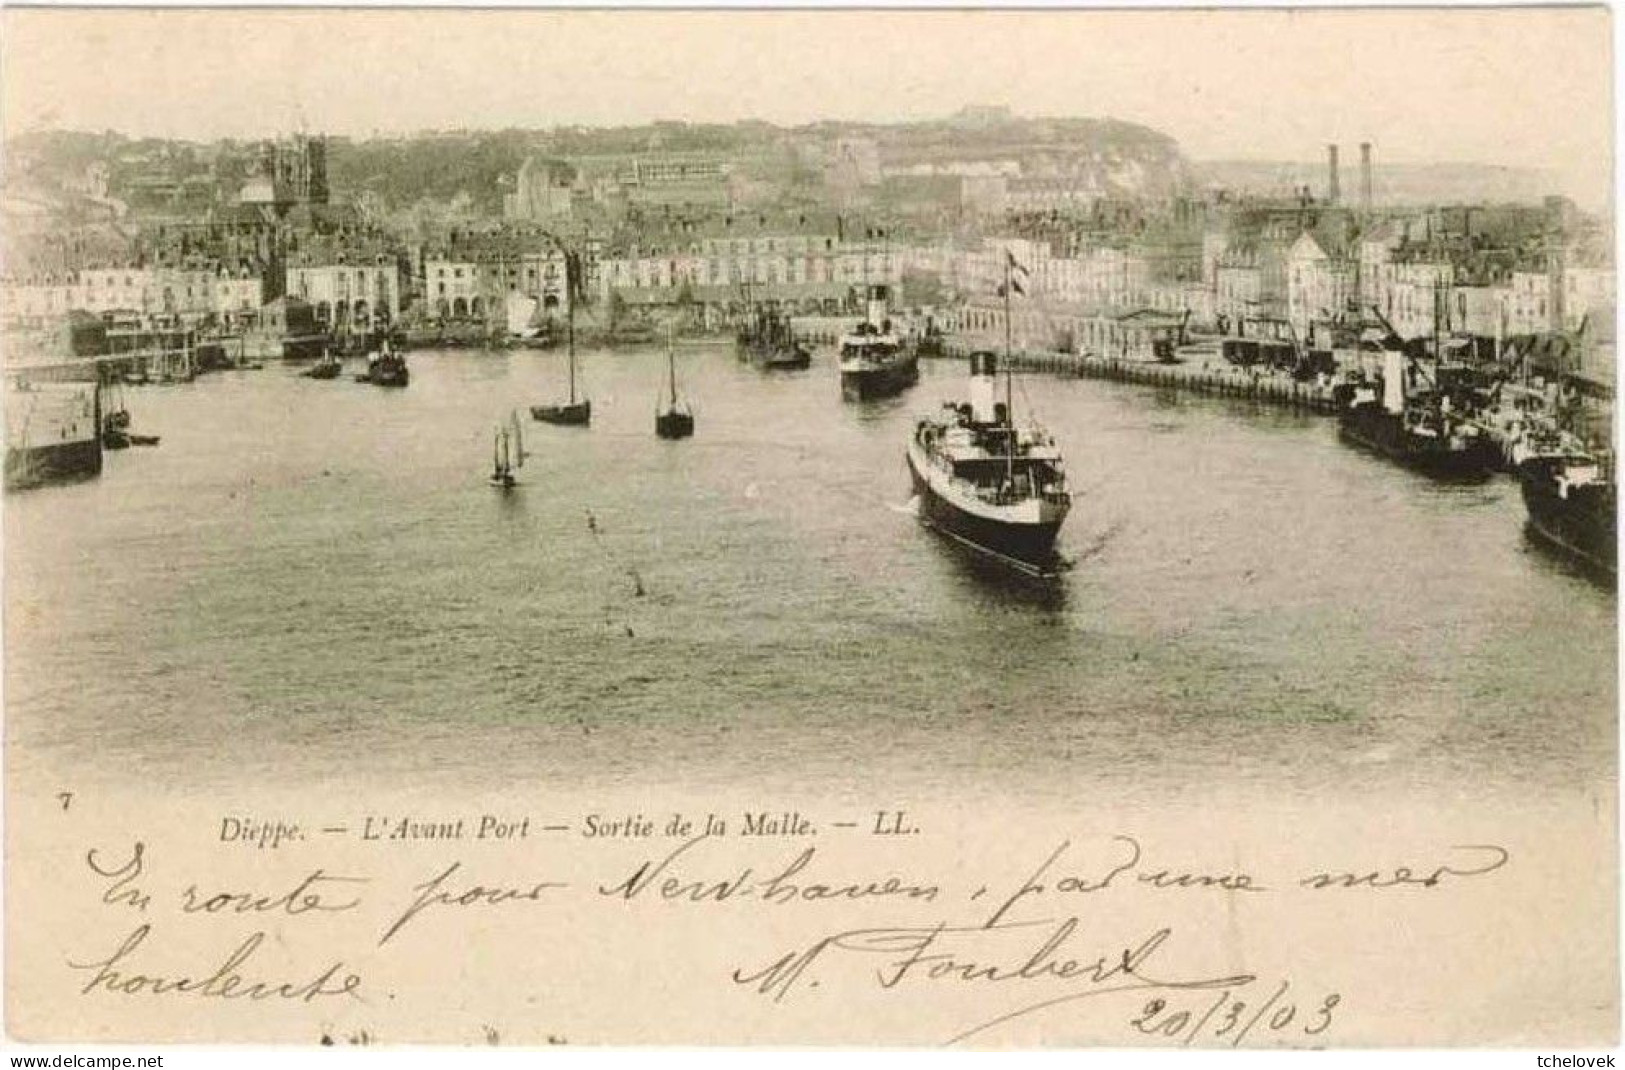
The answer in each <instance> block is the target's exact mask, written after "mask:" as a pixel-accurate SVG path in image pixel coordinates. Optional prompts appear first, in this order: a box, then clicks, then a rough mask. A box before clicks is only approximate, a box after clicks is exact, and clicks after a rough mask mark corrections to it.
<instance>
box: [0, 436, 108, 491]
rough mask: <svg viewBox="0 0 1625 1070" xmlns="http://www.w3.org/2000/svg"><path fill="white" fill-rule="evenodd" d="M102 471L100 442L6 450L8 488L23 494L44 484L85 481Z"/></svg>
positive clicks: (89, 440)
mask: <svg viewBox="0 0 1625 1070" xmlns="http://www.w3.org/2000/svg"><path fill="white" fill-rule="evenodd" d="M101 470H102V446H101V443H100V442H99V441H97V440H96V439H93V438H92V439H83V440H80V441H77V442H55V443H52V444H51V445H49V446H33V447H10V448H8V449H7V450H6V474H5V487H6V489H7V490H21V489H23V488H25V487H35V486H39V485H40V484H42V483H55V482H61V481H66V480H71V479H85V478H88V477H90V476H94V475H97V474H98V473H100V472H101Z"/></svg>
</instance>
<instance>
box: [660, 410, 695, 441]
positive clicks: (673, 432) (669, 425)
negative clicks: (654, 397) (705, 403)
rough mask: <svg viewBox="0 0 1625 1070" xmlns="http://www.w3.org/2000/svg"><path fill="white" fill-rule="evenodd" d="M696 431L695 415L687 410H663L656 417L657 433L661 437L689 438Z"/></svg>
mask: <svg viewBox="0 0 1625 1070" xmlns="http://www.w3.org/2000/svg"><path fill="white" fill-rule="evenodd" d="M693 433H694V417H693V416H692V415H691V414H689V413H686V412H663V413H660V414H659V415H657V416H656V417H655V434H657V435H659V436H660V437H661V438H687V437H689V436H690V435H692V434H693Z"/></svg>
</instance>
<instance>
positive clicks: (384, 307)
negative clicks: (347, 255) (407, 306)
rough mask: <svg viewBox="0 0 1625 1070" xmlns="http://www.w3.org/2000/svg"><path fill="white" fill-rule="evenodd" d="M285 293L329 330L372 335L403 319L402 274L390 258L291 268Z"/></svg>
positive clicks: (303, 265)
mask: <svg viewBox="0 0 1625 1070" xmlns="http://www.w3.org/2000/svg"><path fill="white" fill-rule="evenodd" d="M286 292H287V294H288V295H290V296H292V297H297V298H299V299H300V300H302V301H305V302H306V303H308V304H309V305H310V306H311V307H312V308H313V309H314V310H315V314H316V320H317V322H318V323H320V324H321V325H322V326H323V327H324V328H325V329H329V330H336V331H342V330H345V329H353V330H358V331H370V330H372V329H373V328H375V327H382V326H388V325H389V324H392V323H395V322H396V321H398V320H399V319H400V315H401V283H400V271H399V268H398V267H397V265H396V263H395V261H394V260H393V259H391V258H388V257H383V256H380V257H378V258H377V259H376V260H374V261H373V262H370V263H346V262H342V261H341V262H339V263H322V264H299V265H296V266H292V267H289V268H288V277H287V287H286Z"/></svg>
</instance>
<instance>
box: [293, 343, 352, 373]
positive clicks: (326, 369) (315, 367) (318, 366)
mask: <svg viewBox="0 0 1625 1070" xmlns="http://www.w3.org/2000/svg"><path fill="white" fill-rule="evenodd" d="M343 370H344V364H343V363H342V362H341V361H340V360H339V358H337V357H335V356H334V355H333V353H332V351H331V350H328V349H324V350H322V359H320V360H318V361H317V362H316V363H315V364H312V365H311V366H310V367H308V368H306V369H305V370H304V371H303V372H301V373H300V374H301V375H303V376H304V377H305V378H306V379H337V378H338V377H339V373H340V372H342V371H343Z"/></svg>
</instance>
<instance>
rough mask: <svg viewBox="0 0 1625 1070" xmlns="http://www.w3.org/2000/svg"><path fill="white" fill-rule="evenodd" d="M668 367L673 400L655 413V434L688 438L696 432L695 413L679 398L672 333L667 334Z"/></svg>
mask: <svg viewBox="0 0 1625 1070" xmlns="http://www.w3.org/2000/svg"><path fill="white" fill-rule="evenodd" d="M666 367H667V369H668V370H669V374H670V384H671V402H670V404H668V405H667V406H666V408H665V411H663V412H657V413H655V434H657V435H659V436H660V437H661V438H687V437H688V436H690V435H692V434H693V433H694V413H693V411H692V410H691V409H690V408H689V407H688V406H687V405H685V404H683V403H681V402H679V401H678V400H677V356H676V354H675V353H674V352H673V351H672V344H671V333H670V332H669V331H668V332H667V334H666Z"/></svg>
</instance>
